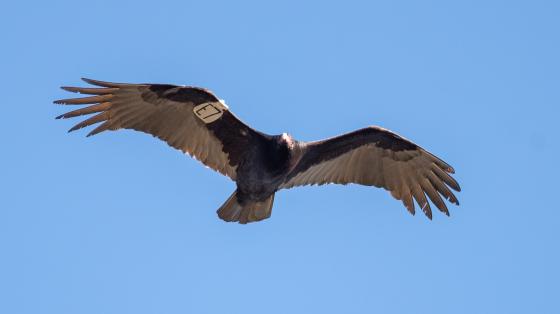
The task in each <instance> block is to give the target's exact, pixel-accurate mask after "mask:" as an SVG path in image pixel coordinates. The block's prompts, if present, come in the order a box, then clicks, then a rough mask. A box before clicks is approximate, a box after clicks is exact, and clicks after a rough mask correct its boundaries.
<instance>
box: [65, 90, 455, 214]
mask: <svg viewBox="0 0 560 314" xmlns="http://www.w3.org/2000/svg"><path fill="white" fill-rule="evenodd" d="M83 80H84V81H85V82H87V83H89V84H91V85H94V86H96V87H62V88H63V89H64V90H67V91H70V92H75V93H81V94H86V95H89V96H86V97H82V98H70V99H62V100H57V101H55V103H56V104H63V105H87V106H86V107H82V108H79V109H76V110H73V111H70V112H68V113H65V114H63V115H60V116H58V117H57V119H60V118H63V119H66V118H73V117H78V116H82V115H89V114H94V115H93V116H92V117H90V118H88V119H86V120H84V121H82V122H80V123H78V124H77V125H75V126H74V127H73V128H71V129H70V131H74V130H78V129H81V128H84V127H87V126H90V125H93V124H97V123H101V124H99V125H98V126H97V127H96V128H94V129H93V130H92V131H91V132H90V133H89V134H88V136H90V135H95V134H97V133H100V132H103V131H106V130H118V129H122V128H124V129H133V130H137V131H141V132H145V133H148V134H151V135H153V136H155V137H157V138H159V139H161V140H163V141H165V142H167V144H169V145H170V146H172V147H174V148H176V149H179V150H181V151H183V152H184V153H187V154H189V155H190V156H192V157H194V158H196V159H198V160H200V161H201V162H202V163H203V164H205V165H206V166H208V167H210V168H212V169H214V170H216V171H218V172H220V173H222V174H224V175H226V176H228V177H229V178H231V179H232V180H234V181H235V182H236V185H237V189H236V191H235V192H234V193H233V194H232V195H231V196H230V197H229V198H228V199H227V200H226V202H225V203H224V204H223V205H222V206H221V207H220V208H219V209H218V216H219V217H220V218H221V219H223V220H225V221H237V222H239V223H242V224H245V223H248V222H254V221H260V220H263V219H266V218H269V217H270V215H271V213H272V205H273V202H274V194H275V192H276V191H278V190H280V189H284V188H291V187H295V186H303V185H314V184H318V185H322V184H327V183H338V184H348V183H356V184H362V185H368V186H376V187H382V188H384V189H386V190H388V191H390V192H391V195H392V196H393V197H395V198H396V199H398V200H401V201H402V202H403V204H404V206H405V207H406V208H407V209H408V211H410V212H411V213H412V214H414V213H415V206H414V200H415V201H416V203H417V204H418V205H419V206H420V208H421V209H422V210H423V212H424V214H426V216H427V217H428V218H430V219H431V218H432V210H431V207H430V203H429V202H428V198H429V199H430V200H431V202H432V203H433V204H434V205H435V206H436V207H437V208H438V209H439V210H440V211H442V212H443V213H445V214H446V215H449V211H448V209H447V205H446V204H445V201H444V198H445V199H446V200H448V201H449V202H451V203H453V204H456V205H459V201H458V200H457V198H456V197H455V195H454V194H453V192H452V191H451V189H453V190H455V191H460V190H461V188H460V187H459V184H458V183H457V181H455V179H453V177H452V176H451V175H450V174H452V173H454V170H453V168H452V167H451V166H450V165H449V164H447V163H446V162H444V161H443V160H441V159H440V158H438V157H436V156H434V155H433V154H431V153H429V152H428V151H426V150H425V149H423V148H421V147H420V146H418V145H416V144H414V143H412V142H410V141H409V140H407V139H405V138H402V137H401V136H399V135H397V134H395V133H393V132H391V131H389V130H385V129H383V128H379V127H375V126H370V127H366V128H363V129H360V130H356V131H354V132H350V133H347V134H343V135H340V136H337V137H333V138H330V139H326V140H322V141H316V142H302V141H297V140H295V139H293V138H292V137H291V136H289V135H287V134H286V133H284V134H281V135H274V136H273V135H268V134H265V133H262V132H259V131H257V130H254V129H253V128H251V127H250V126H248V125H246V124H245V123H243V122H242V121H241V120H239V119H238V118H237V117H236V116H235V115H234V114H233V113H232V112H231V111H230V110H229V108H228V107H227V106H226V105H225V103H224V102H223V101H222V100H220V99H218V98H217V97H216V96H215V95H214V94H212V93H211V92H210V91H208V90H206V89H203V88H197V87H190V86H177V85H168V84H124V83H109V82H102V81H96V80H91V79H83ZM442 196H443V198H442Z"/></svg>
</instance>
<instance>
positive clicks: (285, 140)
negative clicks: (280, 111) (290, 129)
mask: <svg viewBox="0 0 560 314" xmlns="http://www.w3.org/2000/svg"><path fill="white" fill-rule="evenodd" d="M277 141H278V144H285V145H286V146H288V147H290V148H291V147H292V146H294V139H293V138H292V136H290V134H288V133H285V132H284V133H282V134H281V135H280V136H279V137H278V139H277Z"/></svg>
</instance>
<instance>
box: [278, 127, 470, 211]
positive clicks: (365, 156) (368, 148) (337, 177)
mask: <svg viewBox="0 0 560 314" xmlns="http://www.w3.org/2000/svg"><path fill="white" fill-rule="evenodd" d="M450 173H454V170H453V168H452V167H451V166H450V165H448V164H447V163H445V162H444V161H443V160H441V159H439V158H437V157H436V156H434V155H432V154H431V153H429V152H428V151H426V150H424V149H423V148H421V147H419V146H417V145H416V144H414V143H412V142H410V141H408V140H406V139H404V138H402V137H400V136H399V135H397V134H395V133H392V132H390V131H388V130H385V129H382V128H378V127H368V128H364V129H361V130H357V131H354V132H351V133H348V134H344V135H341V136H338V137H334V138H331V139H327V140H323V141H318V142H311V143H308V144H304V146H303V155H302V157H301V159H300V161H299V162H298V164H297V165H296V166H295V167H294V169H293V170H292V171H291V172H290V174H289V175H288V177H287V179H286V180H285V182H284V183H283V184H282V185H281V187H280V188H291V187H294V186H301V185H313V184H318V185H322V184H326V183H339V184H348V183H357V184H363V185H373V186H376V187H382V188H384V189H386V190H389V191H390V192H391V195H393V197H395V198H396V199H398V200H402V202H403V204H404V205H405V206H406V208H407V209H408V210H409V211H410V212H411V213H412V214H414V212H415V211H414V202H413V200H412V199H413V198H414V199H415V200H416V202H417V203H418V205H420V207H421V208H422V209H423V211H424V213H425V214H426V216H428V218H430V219H431V218H432V211H431V208H430V204H429V203H428V200H427V198H426V195H428V197H429V198H430V200H431V201H432V202H433V203H434V204H435V205H436V207H437V208H438V209H439V210H441V211H442V212H443V213H445V214H446V215H449V211H448V209H447V206H446V205H445V202H444V201H443V200H442V198H441V196H440V195H442V196H444V197H445V198H446V199H447V200H448V201H450V202H451V203H454V204H456V205H459V201H458V200H457V198H456V197H455V195H453V193H452V192H451V191H450V189H449V187H451V188H452V189H454V190H455V191H460V190H461V188H460V187H459V184H458V183H457V181H455V179H453V178H452V177H451V176H450Z"/></svg>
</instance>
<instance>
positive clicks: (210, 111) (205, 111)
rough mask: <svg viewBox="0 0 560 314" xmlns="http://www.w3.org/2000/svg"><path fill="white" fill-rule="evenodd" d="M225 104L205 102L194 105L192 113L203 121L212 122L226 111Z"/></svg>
mask: <svg viewBox="0 0 560 314" xmlns="http://www.w3.org/2000/svg"><path fill="white" fill-rule="evenodd" d="M226 109H227V106H225V104H223V103H222V102H221V101H220V102H218V101H217V102H205V103H203V104H200V105H198V106H196V107H194V109H193V112H194V114H195V115H196V116H197V117H198V118H199V119H200V120H202V121H203V122H204V123H212V122H214V121H216V120H218V119H219V118H220V117H221V116H222V115H223V114H224V111H226Z"/></svg>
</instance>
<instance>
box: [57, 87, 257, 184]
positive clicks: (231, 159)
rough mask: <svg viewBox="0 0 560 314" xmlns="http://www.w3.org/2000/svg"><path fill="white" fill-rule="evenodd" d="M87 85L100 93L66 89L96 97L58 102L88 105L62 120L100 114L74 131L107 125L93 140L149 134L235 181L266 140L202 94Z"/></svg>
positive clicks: (182, 89)
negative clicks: (111, 133)
mask: <svg viewBox="0 0 560 314" xmlns="http://www.w3.org/2000/svg"><path fill="white" fill-rule="evenodd" d="M83 80H84V81H86V82H88V83H90V84H92V85H96V86H99V87H95V88H92V87H62V89H64V90H67V91H70V92H76V93H82V94H88V95H91V96H89V97H83V98H72V99H62V100H57V101H55V103H56V104H64V105H87V106H86V107H83V108H80V109H77V110H74V111H71V112H68V113H65V114H63V115H60V116H58V117H57V119H60V118H63V119H65V118H73V117H77V116H82V115H89V114H94V113H95V114H96V115H94V116H92V117H90V118H88V119H86V120H84V121H82V122H80V123H78V124H77V125H75V126H74V127H73V128H71V129H70V131H74V130H78V129H81V128H83V127H86V126H90V125H93V124H96V123H101V124H100V125H99V126H97V127H96V128H95V129H94V130H93V131H91V132H90V133H89V134H88V136H91V135H95V134H97V133H100V132H103V131H105V130H118V129H133V130H137V131H141V132H144V133H148V134H151V135H153V136H155V137H157V138H159V139H161V140H163V141H165V142H167V144H169V145H170V146H172V147H174V148H176V149H178V150H181V151H183V152H184V153H187V154H189V155H191V156H193V157H194V158H196V159H198V160H200V161H201V162H202V163H204V164H205V165H206V166H208V167H210V168H212V169H214V170H216V171H218V172H220V173H222V174H224V175H227V176H228V177H230V178H231V179H233V180H235V179H236V169H237V166H238V164H239V162H240V161H241V160H242V158H243V154H244V153H245V152H246V151H247V149H248V148H249V146H250V145H251V144H252V142H253V141H254V139H255V137H258V136H261V133H259V132H256V131H254V130H253V129H252V128H250V127H249V126H247V125H246V124H244V123H243V122H241V121H240V120H239V119H237V117H235V116H234V115H233V114H232V113H231V112H230V111H229V109H228V108H227V106H226V105H225V104H224V103H223V102H222V101H220V100H219V99H218V98H217V97H216V96H214V95H213V94H212V93H211V92H209V91H207V90H205V89H202V88H195V87H186V86H176V85H164V84H122V83H108V82H101V81H96V80H90V79H83ZM70 131H69V132H70Z"/></svg>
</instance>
